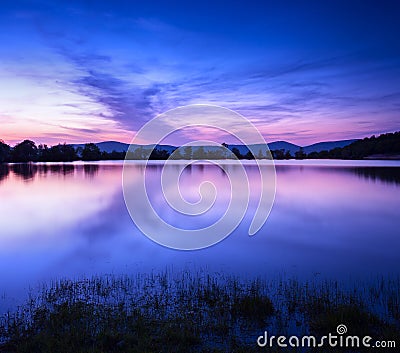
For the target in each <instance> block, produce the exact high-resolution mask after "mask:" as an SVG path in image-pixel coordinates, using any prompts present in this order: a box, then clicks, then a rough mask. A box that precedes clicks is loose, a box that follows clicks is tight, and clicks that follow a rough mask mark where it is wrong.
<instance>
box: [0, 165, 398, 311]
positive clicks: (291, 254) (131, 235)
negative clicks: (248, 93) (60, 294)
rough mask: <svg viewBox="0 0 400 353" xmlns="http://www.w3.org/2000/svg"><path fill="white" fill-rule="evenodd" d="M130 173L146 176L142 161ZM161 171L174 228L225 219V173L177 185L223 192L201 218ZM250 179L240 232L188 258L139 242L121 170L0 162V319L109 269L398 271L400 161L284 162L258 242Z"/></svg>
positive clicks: (187, 175) (156, 173)
mask: <svg viewBox="0 0 400 353" xmlns="http://www.w3.org/2000/svg"><path fill="white" fill-rule="evenodd" d="M130 168H135V169H136V173H138V175H140V173H143V171H144V166H143V164H141V163H137V164H135V163H132V165H131V166H130ZM170 168H173V166H172V167H170ZM231 168H235V166H232V167H231ZM162 169H163V168H162V164H161V163H160V162H154V163H153V164H151V165H150V167H149V168H147V170H146V175H147V177H148V178H149V179H148V180H147V183H148V184H149V183H150V185H148V186H149V187H148V189H147V190H148V196H149V199H150V201H151V202H152V204H153V206H154V208H155V209H156V210H157V212H158V213H159V214H160V216H162V217H163V219H165V220H166V221H167V222H170V223H172V224H174V225H175V226H177V227H181V228H182V227H183V228H186V229H192V228H196V227H198V226H206V225H208V224H210V223H212V222H214V221H215V220H216V219H218V217H220V216H221V215H222V214H223V209H224V207H226V205H227V204H228V203H229V195H230V192H231V190H230V188H229V187H227V184H228V183H227V179H226V175H225V173H224V172H223V171H221V169H220V168H218V167H216V166H213V165H192V166H191V167H190V168H187V169H185V171H184V173H183V174H182V176H181V178H180V188H181V191H182V194H184V197H185V198H187V199H188V200H190V201H191V202H196V200H197V199H198V197H199V194H198V186H199V185H200V184H201V183H202V182H204V181H207V180H208V181H212V182H213V184H214V185H215V187H216V189H217V198H216V204H215V206H218V207H215V210H214V211H212V210H211V211H210V212H208V213H207V216H206V217H205V219H204V218H203V219H201V220H199V221H196V220H195V219H193V221H189V220H188V219H185V218H182V219H179V217H176V214H175V213H174V212H172V211H170V210H169V209H168V207H166V205H165V203H164V202H163V199H162V198H161V197H160V195H161V189H160V184H159V183H158V180H159V179H160V176H161V173H162ZM246 172H247V175H248V179H249V182H250V186H251V194H250V204H249V207H248V212H247V214H246V215H245V217H244V219H243V221H242V222H241V223H240V225H239V227H238V228H237V229H236V230H235V231H234V232H233V233H232V234H231V235H230V236H229V237H227V238H226V239H225V240H223V241H222V242H220V243H218V244H217V245H214V246H212V247H210V248H207V249H203V250H197V251H189V252H188V251H177V250H172V249H168V248H165V247H162V246H160V245H158V244H156V243H154V242H152V241H151V240H149V239H148V238H147V237H145V236H144V235H143V234H141V232H140V231H139V230H138V228H137V227H136V226H135V224H134V223H133V221H132V220H131V218H130V216H129V213H128V211H127V209H126V206H125V202H124V198H123V192H122V182H121V176H122V163H120V162H99V163H91V164H84V163H71V164H31V165H21V164H15V165H0V309H1V310H0V311H4V310H5V309H6V308H10V307H14V306H15V305H17V304H19V303H21V301H22V300H23V299H25V298H26V296H27V292H28V290H29V288H37V286H38V285H39V284H40V283H44V282H48V281H51V280H52V279H58V278H66V277H67V278H81V277H83V276H91V275H99V274H104V273H107V274H109V273H115V274H121V273H124V274H125V273H126V274H130V273H136V272H138V271H141V272H150V271H160V270H165V269H166V268H168V269H169V270H172V271H178V270H181V269H186V270H189V271H191V270H193V271H195V270H198V269H201V270H202V271H210V272H222V273H230V274H235V275H237V276H242V277H243V276H246V277H253V276H276V275H277V274H286V275H289V276H292V275H295V276H297V277H306V278H310V277H315V276H321V277H324V278H326V277H330V278H338V279H351V280H357V279H365V278H371V276H372V277H373V276H376V275H384V276H386V275H399V274H400V267H399V263H400V214H399V210H400V162H395V161H392V162H375V161H361V162H352V161H346V162H339V161H285V162H278V163H277V165H276V176H277V191H276V198H275V203H274V206H273V208H272V212H271V213H270V216H269V218H268V219H267V221H266V223H265V224H264V226H263V227H262V228H261V230H260V231H259V232H258V233H257V234H256V235H255V236H253V237H249V236H248V228H249V225H250V221H251V214H252V212H254V207H256V205H257V201H258V196H257V195H258V191H259V188H260V187H262V185H260V178H259V173H258V169H257V167H256V166H255V165H254V164H253V162H247V163H246ZM232 174H233V175H235V173H234V171H233V173H232ZM232 192H240V190H233V191H232Z"/></svg>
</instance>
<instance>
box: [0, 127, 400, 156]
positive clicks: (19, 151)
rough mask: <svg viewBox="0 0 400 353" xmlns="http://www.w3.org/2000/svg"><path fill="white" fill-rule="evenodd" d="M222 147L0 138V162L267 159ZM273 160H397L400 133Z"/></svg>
mask: <svg viewBox="0 0 400 353" xmlns="http://www.w3.org/2000/svg"><path fill="white" fill-rule="evenodd" d="M226 148H228V149H230V147H229V146H228V145H227V144H225V143H223V144H222V145H221V147H220V148H214V149H213V150H210V151H206V150H205V149H204V148H203V147H198V148H196V149H193V148H192V147H191V146H186V147H185V148H184V149H183V151H182V152H181V151H180V150H175V151H172V152H171V151H167V150H165V149H162V148H160V147H157V148H155V149H154V150H151V149H149V148H143V147H142V146H139V147H137V148H136V149H135V150H132V151H128V152H117V151H112V152H105V151H100V149H99V147H98V146H97V145H96V144H94V143H87V144H85V145H84V147H78V148H76V149H75V148H74V147H73V146H72V145H67V144H65V143H64V144H59V145H56V146H52V147H48V146H47V145H39V146H36V144H35V142H33V141H30V140H24V141H23V142H21V143H19V144H17V145H16V146H14V147H13V148H12V147H11V146H9V145H7V144H6V143H4V142H3V141H1V140H0V163H9V162H17V163H18V162H20V163H21V162H22V163H25V162H72V161H76V160H83V161H98V160H123V159H125V158H127V159H133V160H136V159H137V160H140V159H153V160H166V159H168V158H170V157H171V158H172V159H186V160H187V159H227V158H233V157H234V156H236V158H238V159H266V158H271V157H270V155H267V154H266V153H265V152H263V151H261V150H260V151H258V153H257V154H256V155H255V156H254V155H253V154H252V153H251V152H250V151H249V150H247V152H240V151H239V149H238V148H236V147H233V148H232V149H231V153H230V155H227V153H226ZM271 154H272V157H273V158H274V159H293V158H295V159H306V158H307V159H364V158H372V159H375V158H377V159H384V158H394V159H400V132H395V133H388V134H382V135H380V136H378V137H375V136H371V137H369V138H368V137H367V138H364V139H363V140H357V141H355V142H353V143H351V144H350V145H348V146H346V147H342V148H340V147H337V148H334V149H332V150H330V151H321V152H311V153H308V154H307V153H305V152H304V151H303V149H302V148H300V150H299V151H297V152H295V153H294V155H292V154H291V153H290V151H287V150H284V149H281V150H274V151H271Z"/></svg>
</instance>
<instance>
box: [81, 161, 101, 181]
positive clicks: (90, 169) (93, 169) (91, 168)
mask: <svg viewBox="0 0 400 353" xmlns="http://www.w3.org/2000/svg"><path fill="white" fill-rule="evenodd" d="M83 170H84V171H85V175H86V176H88V177H89V178H93V177H94V176H96V174H97V173H98V172H99V166H98V165H96V164H85V165H84V166H83Z"/></svg>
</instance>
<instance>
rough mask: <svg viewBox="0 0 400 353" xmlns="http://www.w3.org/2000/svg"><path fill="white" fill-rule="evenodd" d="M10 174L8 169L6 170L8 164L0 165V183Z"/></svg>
mask: <svg viewBox="0 0 400 353" xmlns="http://www.w3.org/2000/svg"><path fill="white" fill-rule="evenodd" d="M9 173H10V169H9V168H8V164H1V163H0V183H1V182H2V181H3V180H4V179H7V178H8V174H9Z"/></svg>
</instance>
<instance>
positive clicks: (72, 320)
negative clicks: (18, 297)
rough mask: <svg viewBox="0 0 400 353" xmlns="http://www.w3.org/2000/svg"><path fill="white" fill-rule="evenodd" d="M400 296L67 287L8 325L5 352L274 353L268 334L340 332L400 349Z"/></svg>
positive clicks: (219, 286)
mask: <svg viewBox="0 0 400 353" xmlns="http://www.w3.org/2000/svg"><path fill="white" fill-rule="evenodd" d="M399 295H400V279H395V280H393V279H383V278H380V279H377V280H376V281H374V282H373V283H369V284H368V283H358V284H357V285H355V286H354V287H351V288H349V287H348V286H344V285H340V284H339V283H337V282H334V281H305V282H300V281H298V280H296V279H269V280H267V279H260V278H259V279H256V280H251V281H240V280H239V279H237V278H235V277H229V276H223V275H208V274H206V273H204V272H198V273H196V274H193V273H191V272H181V273H180V274H173V273H169V272H164V273H159V274H154V273H153V274H142V275H136V276H112V275H110V276H102V277H94V278H90V279H82V280H76V281H71V280H60V281H55V282H53V283H50V284H48V285H46V286H43V287H42V288H41V289H40V290H39V291H38V293H36V294H35V295H33V294H31V295H30V299H29V301H28V302H27V303H26V304H25V305H24V306H22V307H20V308H18V310H16V311H15V312H13V313H7V314H6V315H4V316H3V317H2V318H1V321H0V342H1V343H0V352H10V353H14V352H18V353H24V352H29V353H34V352H43V353H45V352H49V353H50V352H51V353H54V352H57V353H64V352H76V353H80V352H82V353H83V352H85V353H86V352H107V353H108V352H128V353H129V352H138V353H139V352H140V353H146V352H149V353H150V352H185V353H187V352H204V353H205V352H215V353H216V352H257V351H264V352H265V351H266V350H267V349H266V348H259V347H257V344H256V339H257V337H258V336H260V335H262V334H263V332H264V331H265V330H268V332H269V334H270V335H287V336H290V335H298V336H301V335H310V334H312V335H315V336H317V337H320V336H322V335H325V334H328V333H329V332H333V333H334V332H336V327H337V325H339V324H345V325H346V326H347V327H348V329H349V332H348V333H349V334H352V335H355V334H357V335H360V336H365V335H370V336H372V337H373V338H375V339H382V340H383V339H387V340H395V341H397V344H398V345H400V335H399V331H400V330H399V328H400V320H399V317H400V314H399V313H400V310H399ZM397 350H398V348H397ZM268 351H269V352H278V351H279V352H283V351H290V352H304V351H307V350H304V349H303V350H301V349H298V348H297V350H296V349H295V348H293V349H289V348H286V349H279V348H272V349H271V348H268ZM311 351H312V350H311ZM316 351H318V350H316ZM325 351H326V352H347V350H333V349H331V350H328V348H324V352H325ZM381 351H389V350H381ZM394 351H396V350H394ZM348 352H356V351H354V350H353V351H352V350H348Z"/></svg>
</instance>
